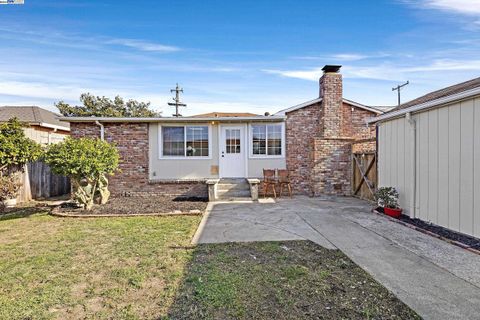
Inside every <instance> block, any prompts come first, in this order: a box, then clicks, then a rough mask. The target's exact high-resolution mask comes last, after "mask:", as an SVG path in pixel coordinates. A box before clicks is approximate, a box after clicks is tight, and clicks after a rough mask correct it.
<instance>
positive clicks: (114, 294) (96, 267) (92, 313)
mask: <svg viewBox="0 0 480 320" xmlns="http://www.w3.org/2000/svg"><path fill="white" fill-rule="evenodd" d="M19 215H21V213H20V214H17V215H10V216H6V217H3V218H0V319H51V318H55V319H82V318H92V319H93V318H95V319H98V318H100V319H145V318H156V317H158V316H159V315H164V314H165V313H166V312H167V310H168V308H169V306H170V304H171V303H172V301H173V298H174V296H175V294H176V291H177V288H178V285H179V283H180V280H181V279H182V276H183V272H184V266H185V265H186V263H187V261H188V259H189V257H191V254H192V250H187V249H185V246H188V245H189V243H190V240H191V237H192V236H193V233H194V232H195V229H196V227H197V225H198V223H199V220H200V217H187V216H185V217H162V218H158V217H156V218H155V217H152V218H147V217H138V218H102V219H62V218H55V217H51V216H48V215H46V214H45V213H43V214H34V215H30V216H28V217H23V218H19V217H18V216H19Z"/></svg>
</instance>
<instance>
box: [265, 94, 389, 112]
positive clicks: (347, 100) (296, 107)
mask: <svg viewBox="0 0 480 320" xmlns="http://www.w3.org/2000/svg"><path fill="white" fill-rule="evenodd" d="M342 100H343V102H344V103H347V104H349V105H352V106H354V107H357V108H361V109H364V110H367V111H370V112H374V113H376V114H383V113H384V111H382V110H379V109H377V108H373V107H369V106H366V105H364V104H361V103H358V102H355V101H352V100H349V99H345V98H342ZM321 101H322V98H316V99H313V100H310V101H306V102H303V103H300V104H297V105H294V106H292V107H290V108H286V109H282V110H280V111H278V112H276V113H275V114H274V115H284V114H286V113H288V112H292V111H295V110H298V109H302V108H305V107H308V106H310V105H312V104H314V103H319V102H321Z"/></svg>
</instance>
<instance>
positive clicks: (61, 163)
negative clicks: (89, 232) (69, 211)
mask: <svg viewBox="0 0 480 320" xmlns="http://www.w3.org/2000/svg"><path fill="white" fill-rule="evenodd" d="M118 161H119V155H118V150H117V148H116V147H115V145H113V144H110V143H108V142H106V141H102V140H100V139H98V138H96V139H91V138H80V139H72V138H67V139H65V140H64V141H63V142H60V143H57V144H53V145H50V146H49V147H48V150H47V152H46V153H45V162H46V163H47V164H48V165H49V166H50V167H51V168H52V171H53V172H54V173H56V174H60V175H64V176H69V177H70V179H71V181H72V185H73V188H74V198H75V200H77V201H78V202H79V203H80V204H81V205H82V206H83V208H84V209H86V210H91V209H92V207H93V204H94V202H98V203H101V204H105V203H106V202H107V201H108V198H109V196H110V192H109V191H108V179H107V175H113V173H114V172H115V171H116V169H117V167H118Z"/></svg>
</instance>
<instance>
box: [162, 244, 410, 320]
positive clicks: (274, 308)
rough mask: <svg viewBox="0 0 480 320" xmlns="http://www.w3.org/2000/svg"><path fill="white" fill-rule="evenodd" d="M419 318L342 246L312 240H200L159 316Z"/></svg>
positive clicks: (182, 317) (173, 317)
mask: <svg viewBox="0 0 480 320" xmlns="http://www.w3.org/2000/svg"><path fill="white" fill-rule="evenodd" d="M340 318H345V319H370V318H382V319H383V318H389V319H416V318H419V317H418V315H416V314H415V312H414V311H412V310H411V309H410V308H409V307H408V306H406V305H405V304H404V303H403V302H401V301H400V300H399V299H398V298H396V297H395V296H394V295H393V294H392V293H390V292H389V291H388V290H387V289H386V288H384V287H383V286H382V285H380V284H379V283H378V282H376V281H375V280H374V279H373V278H372V277H371V276H370V275H369V274H368V273H366V272H365V271H364V270H362V269H361V268H360V267H359V266H357V265H356V264H355V263H354V262H353V261H351V260H350V259H349V258H348V257H347V256H345V255H344V254H343V253H342V252H341V251H339V250H328V249H325V248H323V247H321V246H319V245H317V244H315V243H313V242H310V241H284V242H253V243H224V244H201V245H198V246H197V247H196V248H195V249H194V252H193V256H192V259H191V261H190V262H189V264H187V266H186V269H185V273H184V278H183V280H182V283H181V285H180V286H179V290H178V291H177V293H176V297H175V299H174V301H173V303H172V305H171V306H170V309H169V311H168V315H167V316H166V317H164V318H161V319H340Z"/></svg>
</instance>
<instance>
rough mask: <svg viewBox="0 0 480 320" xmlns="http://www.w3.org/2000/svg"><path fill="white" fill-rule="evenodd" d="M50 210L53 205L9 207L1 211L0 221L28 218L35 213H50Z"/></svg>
mask: <svg viewBox="0 0 480 320" xmlns="http://www.w3.org/2000/svg"><path fill="white" fill-rule="evenodd" d="M50 210H51V207H48V206H37V207H19V208H11V209H10V208H9V209H6V210H4V211H3V212H2V211H0V221H6V220H13V219H20V218H26V217H29V216H31V215H34V214H40V213H48V212H50Z"/></svg>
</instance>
